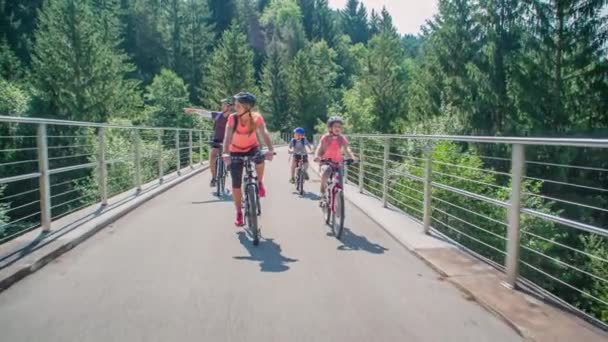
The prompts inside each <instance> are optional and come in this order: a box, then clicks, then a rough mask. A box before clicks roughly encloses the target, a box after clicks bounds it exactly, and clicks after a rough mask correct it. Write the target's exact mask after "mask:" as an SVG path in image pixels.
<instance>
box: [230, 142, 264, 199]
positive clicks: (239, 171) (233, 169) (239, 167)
mask: <svg viewBox="0 0 608 342" xmlns="http://www.w3.org/2000/svg"><path fill="white" fill-rule="evenodd" d="M254 156H259V158H256V160H255V163H256V165H259V164H262V163H264V158H263V156H261V155H260V150H259V148H257V147H256V148H253V149H251V150H250V151H248V152H231V153H230V157H254ZM243 167H245V164H244V161H243V160H242V159H232V162H231V164H230V177H231V178H232V188H233V189H240V188H241V186H242V185H243Z"/></svg>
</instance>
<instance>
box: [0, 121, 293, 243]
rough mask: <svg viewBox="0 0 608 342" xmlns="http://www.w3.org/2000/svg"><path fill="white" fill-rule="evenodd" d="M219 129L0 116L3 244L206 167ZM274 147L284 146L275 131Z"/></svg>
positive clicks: (0, 236) (0, 237)
mask: <svg viewBox="0 0 608 342" xmlns="http://www.w3.org/2000/svg"><path fill="white" fill-rule="evenodd" d="M212 134H213V132H210V131H206V130H201V129H192V128H178V127H146V126H131V125H120V124H104V123H90V122H78V121H66V120H53V119H40V118H22V117H11V116H0V243H3V242H6V241H8V240H11V239H13V238H16V237H18V236H20V235H22V234H25V233H26V232H29V231H32V230H35V229H38V228H41V229H42V231H43V232H48V231H49V230H50V229H51V225H52V221H53V220H55V219H58V218H60V217H63V216H66V215H68V214H70V213H73V212H75V211H78V210H80V209H82V208H84V207H87V206H90V205H94V204H96V203H97V204H100V205H102V206H105V205H106V204H107V203H108V198H110V197H112V196H114V195H117V194H119V193H122V192H125V191H129V190H136V191H140V190H141V188H142V185H143V184H147V183H149V182H151V181H155V180H157V181H159V182H162V181H163V180H164V179H165V177H166V175H167V174H169V173H171V172H176V173H177V175H178V176H180V175H181V172H182V171H183V170H184V169H187V168H194V165H195V164H197V163H200V164H202V163H203V161H204V160H206V158H207V156H208V155H209V148H210V147H209V145H208V144H207V142H208V141H209V140H210V139H211V138H212ZM270 135H271V138H272V140H273V143H274V144H277V145H279V144H284V143H285V141H284V137H283V135H282V134H280V133H271V134H270Z"/></svg>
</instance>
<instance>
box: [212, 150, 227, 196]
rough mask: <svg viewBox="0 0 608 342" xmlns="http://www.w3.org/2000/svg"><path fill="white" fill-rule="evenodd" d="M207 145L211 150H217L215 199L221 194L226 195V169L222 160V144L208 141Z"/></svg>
mask: <svg viewBox="0 0 608 342" xmlns="http://www.w3.org/2000/svg"><path fill="white" fill-rule="evenodd" d="M209 145H211V147H212V148H217V149H218V153H217V156H216V157H215V183H216V184H215V186H216V189H217V192H216V193H215V194H216V196H217V197H222V195H223V194H225V193H226V177H227V176H228V168H226V165H225V164H224V159H223V158H222V147H223V146H222V144H221V143H217V142H215V141H210V142H209Z"/></svg>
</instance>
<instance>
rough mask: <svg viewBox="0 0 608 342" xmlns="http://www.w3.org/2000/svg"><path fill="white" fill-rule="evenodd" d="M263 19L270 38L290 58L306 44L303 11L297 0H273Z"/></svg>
mask: <svg viewBox="0 0 608 342" xmlns="http://www.w3.org/2000/svg"><path fill="white" fill-rule="evenodd" d="M261 21H262V24H263V25H264V27H265V28H266V32H267V34H268V36H269V39H270V40H274V42H275V43H277V44H279V48H280V49H281V50H282V51H284V52H283V53H284V54H285V55H286V58H287V59H288V60H290V59H291V58H293V57H294V56H295V55H296V53H298V51H300V50H301V49H302V48H304V46H305V45H306V34H305V33H304V27H303V25H302V11H301V10H300V7H299V6H298V4H297V3H296V2H295V0H272V1H271V2H270V5H269V6H268V7H267V8H266V11H264V14H263V15H262V19H261Z"/></svg>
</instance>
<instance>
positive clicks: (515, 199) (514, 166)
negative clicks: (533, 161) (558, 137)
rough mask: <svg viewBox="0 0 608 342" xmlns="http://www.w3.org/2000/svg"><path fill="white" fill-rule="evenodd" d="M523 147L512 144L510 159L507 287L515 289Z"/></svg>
mask: <svg viewBox="0 0 608 342" xmlns="http://www.w3.org/2000/svg"><path fill="white" fill-rule="evenodd" d="M525 159H526V157H525V149H524V145H521V144H514V145H513V152H512V157H511V198H510V200H509V210H508V218H507V221H508V225H509V227H508V230H507V255H506V260H505V265H506V268H507V286H508V287H510V288H515V287H516V285H517V277H518V273H519V270H518V268H519V247H520V246H519V224H520V213H521V192H522V191H521V190H522V179H523V177H524V172H525V163H526V160H525Z"/></svg>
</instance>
